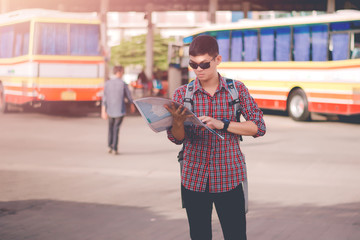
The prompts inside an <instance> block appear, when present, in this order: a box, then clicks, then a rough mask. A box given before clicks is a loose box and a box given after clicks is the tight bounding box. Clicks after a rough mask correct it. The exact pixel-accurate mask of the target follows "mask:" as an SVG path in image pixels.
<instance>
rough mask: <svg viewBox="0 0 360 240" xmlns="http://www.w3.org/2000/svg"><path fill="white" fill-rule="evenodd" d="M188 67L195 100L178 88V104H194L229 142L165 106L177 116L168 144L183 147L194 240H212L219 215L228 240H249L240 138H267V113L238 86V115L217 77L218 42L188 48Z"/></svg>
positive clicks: (206, 40) (203, 40)
mask: <svg viewBox="0 0 360 240" xmlns="http://www.w3.org/2000/svg"><path fill="white" fill-rule="evenodd" d="M189 55H190V62H189V65H190V67H191V68H193V69H194V72H195V74H196V79H195V80H194V81H195V82H194V83H193V89H192V91H193V97H192V99H185V98H186V97H185V96H186V92H187V86H186V85H184V86H181V87H180V88H178V89H177V90H176V91H175V93H174V96H173V100H174V101H176V102H179V103H181V104H184V103H185V101H190V102H191V104H192V111H193V112H194V113H195V115H196V116H198V117H199V119H200V120H201V121H203V122H204V123H205V124H206V125H207V126H208V127H210V128H211V129H214V130H215V131H217V132H218V133H219V134H221V135H223V136H224V140H222V139H220V138H219V137H217V136H216V135H214V134H211V133H210V131H206V130H205V131H204V130H203V129H202V128H200V127H197V126H184V121H185V119H186V113H185V110H184V109H183V107H182V106H180V107H179V108H175V106H174V105H171V106H165V107H166V108H167V110H168V111H169V112H170V113H171V114H172V116H173V125H172V127H171V128H170V129H168V131H167V134H168V138H169V139H170V140H171V141H172V142H174V143H175V144H183V145H184V154H183V168H182V176H181V185H182V186H181V187H182V194H183V195H182V197H183V203H184V206H185V209H186V213H187V217H188V222H189V228H190V237H191V239H192V240H209V239H211V238H212V230H211V214H212V209H213V205H215V209H216V211H217V214H218V217H219V221H220V224H221V228H222V231H223V235H224V239H226V240H233V239H236V240H239V239H240V240H245V239H246V215H245V198H244V191H243V186H242V182H243V181H244V180H245V179H246V174H247V172H246V167H245V166H246V164H245V158H244V155H243V154H242V152H241V150H240V145H239V143H240V140H239V138H240V136H241V135H244V136H253V137H258V136H262V135H264V134H265V132H266V126H265V122H264V120H263V113H262V111H261V110H260V109H259V108H258V106H257V104H256V102H255V101H254V99H253V98H252V97H251V96H250V94H249V91H248V89H247V88H246V87H245V85H244V84H243V83H242V82H240V81H233V87H235V88H236V90H237V92H238V100H239V104H240V113H241V114H242V115H243V117H244V118H245V120H246V121H244V122H240V120H239V119H240V118H238V117H237V116H236V114H235V109H234V105H235V104H233V102H232V96H231V93H230V88H229V86H228V84H227V80H226V79H225V78H224V77H222V76H221V75H220V74H219V73H218V72H217V65H219V64H220V62H221V58H222V57H221V55H219V47H218V43H217V41H216V39H215V38H213V37H211V36H206V35H202V36H198V37H196V38H194V39H193V41H192V43H191V44H190V47H189Z"/></svg>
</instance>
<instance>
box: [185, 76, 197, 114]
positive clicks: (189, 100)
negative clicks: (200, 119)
mask: <svg viewBox="0 0 360 240" xmlns="http://www.w3.org/2000/svg"><path fill="white" fill-rule="evenodd" d="M194 82H195V81H191V82H189V83H188V84H187V85H186V92H185V99H184V106H185V107H186V108H187V109H189V110H190V111H192V110H193V109H192V106H193V103H194V101H193V97H194Z"/></svg>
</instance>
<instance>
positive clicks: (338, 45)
mask: <svg viewBox="0 0 360 240" xmlns="http://www.w3.org/2000/svg"><path fill="white" fill-rule="evenodd" d="M330 27H331V30H332V33H331V43H332V59H333V60H334V61H336V60H345V59H348V58H349V52H350V51H349V50H350V49H349V41H350V35H349V33H348V32H344V31H346V30H349V29H350V23H349V22H337V23H332V24H331V25H330ZM337 31H340V32H339V33H337Z"/></svg>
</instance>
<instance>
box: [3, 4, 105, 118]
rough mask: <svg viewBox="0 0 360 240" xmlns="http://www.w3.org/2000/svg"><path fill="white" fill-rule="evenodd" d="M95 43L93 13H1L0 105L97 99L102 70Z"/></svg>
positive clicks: (97, 23) (97, 30) (96, 32)
mask: <svg viewBox="0 0 360 240" xmlns="http://www.w3.org/2000/svg"><path fill="white" fill-rule="evenodd" d="M100 46H101V44H100V20H99V19H98V17H97V16H96V14H93V13H66V12H60V11H52V10H44V9H27V10H19V11H15V12H10V13H6V14H2V15H0V108H1V111H2V112H7V111H8V109H9V105H22V106H24V105H32V106H36V105H45V106H47V107H50V108H52V107H55V106H61V105H64V103H70V104H67V105H66V106H69V105H80V106H81V105H87V106H95V105H99V104H100V101H101V95H102V91H103V83H104V73H105V64H104V57H103V56H102V54H101V47H100ZM56 103H60V104H57V105H55V104H56Z"/></svg>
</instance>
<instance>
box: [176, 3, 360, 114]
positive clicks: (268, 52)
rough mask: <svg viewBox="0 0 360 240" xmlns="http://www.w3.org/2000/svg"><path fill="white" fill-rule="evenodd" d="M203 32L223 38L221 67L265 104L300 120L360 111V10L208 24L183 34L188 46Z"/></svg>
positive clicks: (190, 70) (219, 40)
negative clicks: (314, 116) (319, 115)
mask: <svg viewBox="0 0 360 240" xmlns="http://www.w3.org/2000/svg"><path fill="white" fill-rule="evenodd" d="M204 34H206V35H211V36H213V37H215V38H216V39H217V41H218V43H219V51H220V55H221V56H222V63H221V64H220V65H219V66H218V70H219V73H220V74H222V76H224V77H227V78H232V79H236V80H239V81H241V82H243V83H244V84H245V85H246V86H247V88H248V89H249V92H250V93H251V95H252V96H253V97H254V99H255V101H256V102H257V104H258V105H259V107H260V108H262V109H272V110H281V111H287V112H288V114H289V116H290V117H291V118H292V119H294V120H296V121H306V120H310V119H311V113H319V114H324V115H337V116H339V118H341V117H344V118H347V117H354V116H355V117H356V119H357V117H358V116H359V114H360V11H355V10H341V11H337V12H336V13H332V14H323V15H317V16H300V17H292V18H278V19H261V20H240V21H239V22H236V23H231V24H228V25H221V26H219V25H209V26H207V27H204V28H202V29H197V30H195V31H194V32H193V33H192V34H190V35H188V36H186V37H184V40H183V42H184V46H185V47H188V45H189V44H190V43H191V41H192V39H193V38H194V37H196V36H198V35H204ZM184 52H188V51H184ZM189 76H190V78H193V77H194V71H193V70H192V69H191V68H189Z"/></svg>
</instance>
